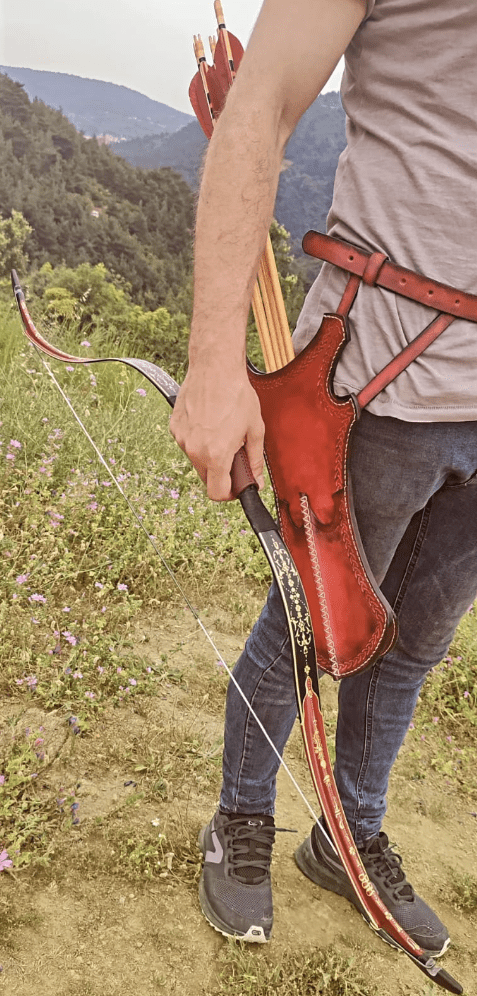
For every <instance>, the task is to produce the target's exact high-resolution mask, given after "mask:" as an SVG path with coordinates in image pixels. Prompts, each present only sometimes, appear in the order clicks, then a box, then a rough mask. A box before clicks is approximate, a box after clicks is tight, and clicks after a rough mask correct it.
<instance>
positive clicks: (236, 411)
mask: <svg viewBox="0 0 477 996" xmlns="http://www.w3.org/2000/svg"><path fill="white" fill-rule="evenodd" d="M170 429H171V432H172V435H173V436H174V438H175V439H176V441H177V443H178V444H179V446H180V447H181V449H183V450H184V452H185V453H186V454H187V456H188V457H189V459H190V460H191V462H192V463H193V464H194V467H195V468H196V470H197V472H198V474H199V475H200V477H201V478H202V480H203V482H204V484H205V485H206V486H207V494H208V496H209V498H212V500H213V501H226V500H227V499H230V498H233V497H234V496H233V495H232V492H231V482H230V468H231V466H232V461H233V458H234V456H235V454H236V453H237V452H238V450H239V449H240V448H241V446H243V445H244V446H245V450H246V453H247V456H248V460H249V463H250V467H251V470H252V473H253V475H254V477H255V480H256V481H257V484H258V485H259V487H260V488H261V487H263V483H264V481H263V436H264V425H263V422H262V417H261V414H260V404H259V400H258V397H257V395H256V393H255V391H254V389H253V387H252V386H251V384H250V382H249V379H248V377H247V373H246V370H245V367H243V368H242V369H239V370H237V371H236V372H235V374H233V372H232V371H231V370H230V369H229V370H225V369H224V367H223V366H221V365H217V366H214V367H211V366H210V365H209V366H208V368H207V369H201V368H200V366H197V367H194V368H193V369H190V370H189V373H188V374H187V377H186V379H185V381H184V383H183V385H182V388H181V390H180V394H179V396H178V398H177V401H176V404H175V407H174V412H173V415H172V418H171V422H170Z"/></svg>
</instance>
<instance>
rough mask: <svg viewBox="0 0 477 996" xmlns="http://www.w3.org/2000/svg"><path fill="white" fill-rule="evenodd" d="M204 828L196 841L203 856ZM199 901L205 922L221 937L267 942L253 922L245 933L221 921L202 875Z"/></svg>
mask: <svg viewBox="0 0 477 996" xmlns="http://www.w3.org/2000/svg"><path fill="white" fill-rule="evenodd" d="M206 830H207V827H203V828H202V830H201V831H200V832H199V837H198V841H197V842H198V845H199V848H200V850H201V851H202V854H203V855H204V857H205V843H204V838H205V833H206ZM199 903H200V908H201V910H202V913H203V914H204V916H205V919H206V920H207V923H209V924H210V926H211V927H213V928H214V930H216V931H217V933H219V934H222V937H231V938H232V939H234V940H236V941H245V942H246V943H248V944H268V941H269V939H270V937H269V936H268V937H267V936H266V934H265V931H264V929H263V927H259V926H256V925H255V924H252V925H251V926H250V927H249V928H248V930H247V932H246V933H245V934H240V933H238V932H235V931H232V929H231V928H230V927H229V926H228V924H226V923H223V921H222V920H220V918H219V917H218V916H217V914H216V912H215V910H213V909H212V907H211V906H210V904H209V900H208V899H207V896H206V893H205V889H204V882H203V878H202V876H201V878H200V881H199Z"/></svg>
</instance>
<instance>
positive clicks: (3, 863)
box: [0, 850, 13, 871]
mask: <svg viewBox="0 0 477 996" xmlns="http://www.w3.org/2000/svg"><path fill="white" fill-rule="evenodd" d="M12 865H13V861H10V858H9V857H8V851H5V850H3V851H0V871H5V868H11V867H12Z"/></svg>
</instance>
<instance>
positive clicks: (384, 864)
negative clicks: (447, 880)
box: [363, 833, 414, 902]
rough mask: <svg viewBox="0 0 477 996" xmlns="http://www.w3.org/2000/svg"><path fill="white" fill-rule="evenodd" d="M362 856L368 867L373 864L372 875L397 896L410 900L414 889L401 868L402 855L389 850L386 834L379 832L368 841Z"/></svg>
mask: <svg viewBox="0 0 477 996" xmlns="http://www.w3.org/2000/svg"><path fill="white" fill-rule="evenodd" d="M363 857H365V859H366V865H367V866H368V868H369V865H372V866H373V873H374V875H375V876H376V877H379V878H380V879H381V881H382V882H383V883H384V885H385V886H387V888H390V889H392V890H393V892H394V894H395V895H396V897H397V898H399V899H404V900H406V901H407V902H412V900H413V898H414V890H413V888H412V885H411V884H410V883H409V882H408V881H407V879H406V876H405V874H404V872H403V870H402V867H401V866H402V857H401V855H400V854H396V853H395V852H394V851H393V850H391V845H390V844H389V841H388V838H387V836H386V834H384V833H381V834H380V835H379V837H375V838H374V840H373V841H372V842H370V845H369V849H368V848H366V849H365V850H364V854H363Z"/></svg>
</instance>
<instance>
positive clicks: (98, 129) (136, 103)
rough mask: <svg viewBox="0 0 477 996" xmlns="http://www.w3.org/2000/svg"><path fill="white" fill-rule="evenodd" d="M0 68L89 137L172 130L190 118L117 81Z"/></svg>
mask: <svg viewBox="0 0 477 996" xmlns="http://www.w3.org/2000/svg"><path fill="white" fill-rule="evenodd" d="M0 73H5V74H6V75H7V76H9V77H10V79H12V80H14V81H15V82H17V83H21V84H22V85H23V87H24V89H25V93H26V94H27V96H28V97H29V98H30V100H34V99H35V98H37V99H39V100H42V101H43V103H45V104H48V106H49V107H54V108H55V109H57V110H61V111H62V113H63V114H64V115H65V117H66V118H68V120H69V121H71V123H72V124H73V125H74V126H75V128H76V129H77V131H80V132H83V133H84V134H86V135H90V136H91V135H98V136H99V135H107V136H109V137H110V138H111V139H112V140H113V141H120V140H121V139H130V138H138V137H141V136H144V135H150V134H151V133H155V134H161V133H162V134H163V133H164V132H168V133H173V132H175V131H179V129H181V128H183V127H184V126H185V125H187V124H188V123H189V122H190V121H192V120H193V115H192V114H185V113H184V111H177V110H176V109H175V108H173V107H169V105H168V104H163V103H161V102H160V101H158V100H153V99H152V98H151V97H147V96H146V95H145V94H143V93H140V92H139V91H138V90H132V89H131V88H130V87H127V86H123V85H122V84H119V83H107V82H106V81H105V80H95V79H91V78H89V77H86V76H77V75H75V74H74V73H55V72H50V71H49V70H46V69H29V68H27V67H24V66H0Z"/></svg>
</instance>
